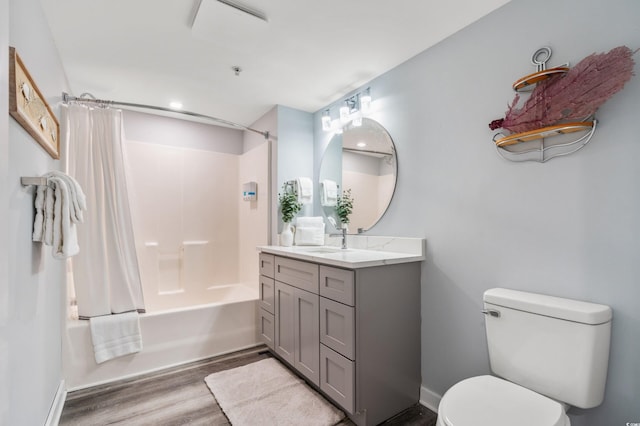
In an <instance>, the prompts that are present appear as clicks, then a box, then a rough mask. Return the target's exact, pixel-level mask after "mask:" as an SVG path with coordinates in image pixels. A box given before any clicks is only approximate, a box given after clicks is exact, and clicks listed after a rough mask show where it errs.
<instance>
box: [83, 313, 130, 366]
mask: <svg viewBox="0 0 640 426" xmlns="http://www.w3.org/2000/svg"><path fill="white" fill-rule="evenodd" d="M89 326H90V329H91V341H92V342H93V353H94V356H95V359H96V363H97V364H102V363H103V362H105V361H109V360H110V359H113V358H117V357H120V356H124V355H129V354H132V353H136V352H140V351H141V350H142V337H141V335H140V322H139V321H138V312H136V311H133V312H125V313H122V314H114V315H103V316H100V317H92V318H90V319H89Z"/></svg>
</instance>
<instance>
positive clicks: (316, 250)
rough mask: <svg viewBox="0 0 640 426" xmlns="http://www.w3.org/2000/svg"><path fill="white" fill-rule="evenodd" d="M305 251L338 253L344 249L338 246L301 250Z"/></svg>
mask: <svg viewBox="0 0 640 426" xmlns="http://www.w3.org/2000/svg"><path fill="white" fill-rule="evenodd" d="M302 251H304V252H305V253H325V254H327V253H340V252H343V251H346V250H342V249H340V248H327V247H318V248H312V249H305V250H302Z"/></svg>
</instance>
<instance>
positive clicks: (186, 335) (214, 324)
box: [63, 285, 260, 391]
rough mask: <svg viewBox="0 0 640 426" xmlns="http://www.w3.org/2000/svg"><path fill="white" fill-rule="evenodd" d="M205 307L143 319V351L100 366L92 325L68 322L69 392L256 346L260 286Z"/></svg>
mask: <svg viewBox="0 0 640 426" xmlns="http://www.w3.org/2000/svg"><path fill="white" fill-rule="evenodd" d="M235 290H236V291H228V292H226V293H217V294H218V295H219V296H220V297H221V299H220V300H218V301H216V302H214V303H211V302H210V303H209V304H206V305H199V306H195V307H190V308H177V309H170V310H164V311H161V312H154V313H145V314H141V315H140V330H141V333H142V335H143V336H144V348H143V349H142V351H140V352H138V353H135V354H130V355H125V356H122V357H119V358H115V359H112V360H110V361H109V362H105V363H103V364H100V365H97V364H96V362H95V359H94V355H93V345H92V342H91V333H90V330H89V322H88V321H73V320H72V321H68V322H67V328H66V333H65V336H64V338H65V344H64V345H63V376H64V377H65V380H66V384H67V389H68V390H69V391H72V390H77V389H82V388H86V387H90V386H94V385H98V384H102V383H108V382H112V381H115V380H120V379H124V378H128V377H133V376H138V375H140V374H145V373H148V372H152V371H156V370H161V369H163V368H167V367H172V366H177V365H181V364H185V363H188V362H191V361H197V360H200V359H205V358H209V357H212V356H217V355H223V354H226V353H230V352H234V351H237V350H240V349H244V348H249V347H253V346H257V345H258V344H259V343H260V342H259V341H258V338H257V334H256V323H257V315H256V309H257V307H256V300H257V288H256V289H254V288H249V287H245V286H241V285H238V286H235Z"/></svg>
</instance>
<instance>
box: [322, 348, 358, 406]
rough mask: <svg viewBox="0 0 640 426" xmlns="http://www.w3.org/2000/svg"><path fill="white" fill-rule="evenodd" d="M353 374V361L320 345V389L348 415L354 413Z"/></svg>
mask: <svg viewBox="0 0 640 426" xmlns="http://www.w3.org/2000/svg"><path fill="white" fill-rule="evenodd" d="M354 374H355V369H354V363H353V361H351V360H348V359H347V358H345V357H343V356H342V355H340V354H339V353H337V352H334V351H332V350H331V349H329V348H327V347H326V346H325V345H320V389H321V390H323V391H324V392H325V393H326V394H327V395H329V396H330V397H331V398H333V400H334V401H335V402H337V403H338V404H340V406H341V407H342V408H344V409H345V410H346V411H347V413H349V414H353V413H354V411H355V410H354V408H355V406H354V404H355V398H354V390H355V387H354V382H355V375H354Z"/></svg>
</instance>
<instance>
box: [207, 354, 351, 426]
mask: <svg viewBox="0 0 640 426" xmlns="http://www.w3.org/2000/svg"><path fill="white" fill-rule="evenodd" d="M204 381H205V383H206V384H207V386H208V387H209V389H210V390H211V392H212V393H213V396H214V397H215V398H216V400H217V401H218V404H220V407H221V408H222V411H224V413H225V414H226V415H227V417H228V418H229V421H230V422H231V424H232V425H233V426H255V425H278V426H286V425H292V426H293V425H295V426H299V425H314V426H330V425H335V424H336V423H338V422H339V421H340V420H342V419H343V418H344V417H345V415H344V413H343V412H342V411H340V410H338V409H337V408H336V407H334V406H333V405H331V404H330V403H329V402H328V401H327V400H325V399H324V398H323V397H322V396H320V395H319V394H318V393H317V392H316V391H315V390H313V389H311V388H310V387H309V386H307V385H306V384H305V382H304V381H303V380H302V379H300V378H298V377H297V376H296V375H295V374H293V373H292V372H291V371H289V370H288V369H287V368H286V367H284V366H283V365H282V364H280V362H279V361H278V360H276V359H274V358H267V359H263V360H261V361H258V362H254V363H252V364H248V365H244V366H242V367H237V368H233V369H231V370H225V371H220V372H218V373H213V374H210V375H208V376H207V377H205V379H204Z"/></svg>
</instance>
